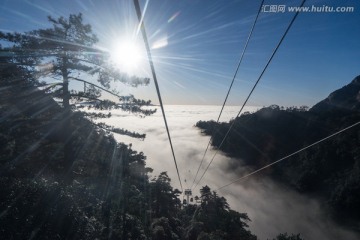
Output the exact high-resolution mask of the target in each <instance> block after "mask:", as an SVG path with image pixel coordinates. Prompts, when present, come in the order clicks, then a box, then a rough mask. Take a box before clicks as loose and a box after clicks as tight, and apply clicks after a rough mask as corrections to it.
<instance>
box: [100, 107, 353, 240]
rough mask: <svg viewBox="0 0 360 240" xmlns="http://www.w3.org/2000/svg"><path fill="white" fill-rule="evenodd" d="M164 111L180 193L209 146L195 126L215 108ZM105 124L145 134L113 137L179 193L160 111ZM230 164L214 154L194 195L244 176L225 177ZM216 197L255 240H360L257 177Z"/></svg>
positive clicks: (315, 207)
mask: <svg viewBox="0 0 360 240" xmlns="http://www.w3.org/2000/svg"><path fill="white" fill-rule="evenodd" d="M238 109H239V108H238V107H227V108H226V109H225V111H224V116H223V117H222V118H221V121H228V120H229V119H231V118H232V117H234V116H236V114H237V111H238ZM247 110H248V111H254V110H255V108H248V109H247ZM165 111H166V114H167V120H168V124H169V128H170V133H171V136H172V141H173V144H174V150H175V154H176V157H177V162H178V166H179V171H180V176H181V178H182V183H183V187H184V188H190V186H191V185H192V183H193V180H194V176H195V174H196V171H197V169H198V166H199V164H200V161H201V159H202V156H203V154H204V151H205V148H206V146H207V143H208V141H209V137H208V136H202V135H201V133H200V131H199V129H197V128H195V127H194V124H195V123H196V122H197V121H199V120H210V119H217V116H218V113H219V111H220V107H219V106H185V105H184V106H165ZM107 123H109V124H113V125H114V126H116V127H121V128H125V129H128V130H130V131H137V132H140V133H146V134H147V137H146V139H145V141H140V140H137V139H132V138H129V137H125V136H115V137H116V138H117V140H119V141H121V142H125V143H132V144H133V149H135V150H138V151H143V152H144V153H145V155H146V156H147V165H148V167H152V168H154V170H155V171H154V173H153V176H155V175H157V174H158V173H160V172H162V171H167V172H168V174H169V176H170V177H171V179H172V185H173V186H174V187H176V188H179V182H178V178H177V175H176V170H175V165H174V162H173V159H172V155H171V150H170V146H169V142H168V139H167V135H166V131H165V127H164V123H163V119H162V116H161V111H158V112H157V113H156V114H155V115H153V116H151V117H146V118H139V117H135V116H132V115H131V114H128V113H124V112H119V113H115V114H114V117H112V118H110V119H108V120H107ZM214 153H215V151H214V150H210V151H208V153H207V155H206V158H205V161H204V164H203V165H202V167H201V169H200V172H199V176H201V174H202V173H203V171H204V169H205V168H206V166H207V164H208V162H209V161H210V159H211V158H212V156H213V155H214ZM233 161H235V160H234V159H230V158H228V157H226V156H225V155H224V154H222V153H220V152H219V153H218V154H217V156H216V158H215V159H214V161H213V164H212V165H211V166H210V168H209V170H208V172H207V173H206V175H205V176H204V178H203V180H202V181H201V183H200V184H199V186H198V187H197V189H195V191H194V192H193V195H199V192H198V191H199V187H201V186H204V185H208V186H209V187H210V188H211V189H213V190H215V189H217V188H219V187H221V186H223V185H225V184H227V183H228V182H231V181H232V180H233V179H236V178H238V177H239V176H241V174H242V173H245V172H246V171H248V169H247V168H237V169H234V171H231V172H229V169H231V168H229V166H231V167H232V166H233V165H231V163H232V162H233ZM236 161H239V160H236ZM235 170H236V171H235ZM185 180H186V182H185ZM219 194H221V195H223V196H224V197H225V198H226V199H227V200H228V202H229V203H230V206H231V208H233V209H235V210H237V211H239V212H246V213H248V215H249V217H250V219H251V220H252V222H251V223H250V229H251V231H253V232H254V233H255V234H256V235H257V236H258V237H259V238H260V239H264V240H265V239H267V238H273V237H275V236H276V235H277V234H279V233H284V232H288V233H301V235H302V236H303V237H304V238H305V239H307V240H309V239H328V240H338V239H347V240H355V239H359V238H358V237H359V236H356V235H355V234H354V233H352V232H351V231H349V230H345V229H343V228H341V227H340V226H337V225H336V224H335V223H333V222H332V221H331V220H330V219H329V218H328V217H327V214H326V212H325V211H324V210H323V209H322V208H321V205H320V203H319V202H318V201H317V200H315V199H311V198H309V197H305V196H301V195H300V194H298V193H296V192H294V191H293V190H291V189H288V188H286V187H285V186H281V185H279V184H278V183H274V182H273V181H272V180H270V179H267V178H265V177H264V176H262V175H261V174H260V175H257V176H254V177H250V178H248V179H247V180H246V181H243V182H240V183H236V184H233V185H231V186H229V187H227V188H223V189H221V190H219Z"/></svg>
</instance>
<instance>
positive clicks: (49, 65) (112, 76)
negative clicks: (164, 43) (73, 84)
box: [0, 13, 155, 167]
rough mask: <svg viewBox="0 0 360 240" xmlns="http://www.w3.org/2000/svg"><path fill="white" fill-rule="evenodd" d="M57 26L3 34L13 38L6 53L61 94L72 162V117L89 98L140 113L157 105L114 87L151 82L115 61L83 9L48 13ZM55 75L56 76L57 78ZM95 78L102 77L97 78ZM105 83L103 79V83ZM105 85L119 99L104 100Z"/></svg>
mask: <svg viewBox="0 0 360 240" xmlns="http://www.w3.org/2000/svg"><path fill="white" fill-rule="evenodd" d="M48 20H49V22H50V23H51V24H52V27H51V28H47V29H38V30H33V31H30V32H26V33H4V32H0V40H3V41H6V42H7V48H5V49H4V51H3V54H4V55H5V56H7V57H11V58H12V64H14V65H21V66H26V67H27V69H31V72H32V73H33V76H34V77H36V78H37V79H38V80H42V81H43V82H42V90H43V91H46V92H47V93H48V94H50V95H51V96H52V97H54V99H59V100H60V104H61V105H62V107H63V111H62V113H61V116H60V117H61V119H62V125H61V127H60V128H61V129H62V138H63V142H64V158H65V162H66V163H67V164H69V166H67V167H70V165H71V162H72V161H73V158H74V150H73V146H72V145H73V143H72V138H71V135H72V132H73V130H74V126H72V122H71V118H72V117H74V115H73V111H72V110H74V109H77V110H83V106H82V105H77V103H81V102H83V101H91V103H92V104H91V105H89V108H95V109H99V110H111V109H114V108H116V109H123V110H126V111H130V112H133V113H135V114H140V115H142V116H147V115H151V114H153V113H154V112H155V110H146V109H145V110H144V109H142V106H146V105H150V101H144V100H139V99H136V98H135V97H134V96H132V95H130V96H120V95H118V93H117V91H116V90H111V87H112V83H114V82H121V83H124V84H129V85H131V86H134V87H136V86H138V85H147V84H148V83H149V81H150V80H149V79H148V78H139V77H135V76H128V75H127V74H125V73H122V72H121V71H120V70H119V69H117V68H115V67H113V66H111V65H110V64H109V54H108V53H107V52H105V51H103V50H100V49H98V48H96V47H95V44H96V43H97V42H98V38H97V37H96V35H95V34H94V33H93V32H92V29H91V26H90V25H89V24H85V23H84V22H83V17H82V14H80V13H79V14H77V15H76V14H71V15H70V16H69V18H64V17H60V18H58V19H54V18H53V17H50V16H49V17H48ZM50 79H52V80H53V79H55V80H56V82H55V83H54V82H51V81H50ZM70 81H77V82H82V83H83V84H84V89H83V91H79V90H70V86H69V83H70ZM94 81H97V83H96V82H94ZM98 83H99V84H98ZM101 91H105V92H107V93H110V94H112V95H113V96H115V97H117V98H118V102H115V101H113V100H104V99H102V98H101ZM82 116H86V117H88V118H101V117H110V116H111V114H110V113H109V114H99V113H89V112H82ZM97 127H98V128H102V129H104V130H106V131H107V132H108V133H110V132H115V133H118V134H124V135H129V136H132V137H138V138H144V137H145V135H144V134H139V133H134V132H129V131H127V130H125V129H121V128H114V127H112V126H109V125H106V124H104V123H101V124H97Z"/></svg>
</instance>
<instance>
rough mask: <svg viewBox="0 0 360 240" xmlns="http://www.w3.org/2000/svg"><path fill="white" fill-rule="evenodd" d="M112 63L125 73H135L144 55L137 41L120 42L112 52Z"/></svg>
mask: <svg viewBox="0 0 360 240" xmlns="http://www.w3.org/2000/svg"><path fill="white" fill-rule="evenodd" d="M110 55H111V61H112V62H113V63H114V64H115V65H116V66H117V67H118V68H119V69H120V70H121V71H123V72H126V73H129V74H130V73H133V71H134V70H135V69H136V68H137V67H138V66H139V64H140V61H141V58H142V53H141V51H140V47H139V46H138V45H137V44H136V42H135V41H130V40H126V41H118V42H117V43H116V44H114V47H112V48H111V50H110Z"/></svg>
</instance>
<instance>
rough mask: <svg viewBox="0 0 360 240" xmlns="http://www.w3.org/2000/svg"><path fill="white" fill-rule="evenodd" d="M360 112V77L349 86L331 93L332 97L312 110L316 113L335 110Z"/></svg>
mask: <svg viewBox="0 0 360 240" xmlns="http://www.w3.org/2000/svg"><path fill="white" fill-rule="evenodd" d="M339 108H340V109H344V110H352V111H360V75H359V76H357V77H355V78H354V79H353V80H352V81H351V82H350V83H349V84H348V85H346V86H344V87H342V88H340V89H338V90H336V91H334V92H332V93H330V95H329V96H328V97H327V98H325V99H324V100H322V101H320V102H319V103H317V104H315V105H314V106H313V107H312V108H311V109H310V110H311V111H314V112H323V111H330V110H333V109H339Z"/></svg>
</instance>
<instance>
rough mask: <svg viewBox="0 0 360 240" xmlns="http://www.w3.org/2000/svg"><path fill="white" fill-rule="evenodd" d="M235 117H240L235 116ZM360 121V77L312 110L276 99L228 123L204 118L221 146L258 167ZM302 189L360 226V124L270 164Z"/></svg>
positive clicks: (343, 219) (216, 144) (202, 124)
mask: <svg viewBox="0 0 360 240" xmlns="http://www.w3.org/2000/svg"><path fill="white" fill-rule="evenodd" d="M234 121H235V122H234ZM358 121H360V77H357V78H355V79H354V80H353V81H352V82H351V83H350V84H348V85H346V86H345V87H343V88H341V89H339V90H337V91H335V92H333V93H331V94H330V95H329V97H328V98H326V99H325V100H323V101H321V102H319V103H318V104H316V105H315V106H314V107H313V108H311V109H310V110H307V108H306V107H299V108H297V107H291V108H283V107H279V106H276V105H272V106H270V107H266V108H263V109H260V110H259V111H257V112H255V113H246V114H243V115H241V116H240V117H239V118H236V119H234V120H232V121H230V122H229V123H218V124H217V123H216V122H214V121H209V122H204V121H200V122H198V123H197V124H196V126H197V127H199V128H200V129H202V132H203V133H204V134H207V135H211V136H212V145H213V146H214V147H216V148H218V147H219V146H220V143H221V141H222V139H223V137H224V136H225V134H226V132H227V131H228V129H229V127H230V125H231V124H232V123H233V122H234V126H233V129H232V130H231V132H230V134H229V136H228V137H227V138H226V140H225V142H224V144H223V145H222V146H221V147H220V150H222V151H224V152H225V153H227V154H228V155H230V156H232V157H235V158H238V159H241V160H239V166H240V165H241V164H243V163H245V164H246V165H250V166H252V167H253V168H254V169H257V168H260V167H262V166H265V165H266V164H269V163H272V162H274V161H276V160H278V159H280V158H282V157H285V156H287V155H288V154H291V153H293V152H294V151H297V150H299V149H301V148H303V147H306V146H308V145H309V144H311V143H313V142H316V141H318V140H320V139H322V138H324V137H327V136H328V135H330V134H332V133H335V132H336V131H339V130H341V129H344V128H346V127H348V126H350V125H352V124H354V123H356V122H358ZM265 173H267V174H270V175H271V176H272V177H274V178H275V179H277V180H280V181H282V182H283V183H286V184H289V185H291V186H292V187H294V188H296V189H297V190H298V191H300V192H305V193H308V194H312V195H317V196H321V198H322V199H325V200H324V201H325V202H326V203H327V206H328V207H330V209H331V212H332V214H334V216H336V220H337V221H339V222H342V223H344V222H348V223H349V224H350V225H351V226H352V227H353V228H355V229H357V230H358V231H359V220H360V214H359V213H360V127H359V126H356V127H354V128H353V129H351V130H349V131H346V132H344V133H341V134H339V135H337V136H336V137H334V138H331V139H329V140H327V141H325V142H323V143H321V144H318V145H316V146H314V147H312V148H309V149H308V150H306V151H303V152H301V153H300V154H297V155H295V156H293V157H291V158H289V159H287V160H285V161H284V162H281V163H279V164H276V165H274V166H273V167H271V168H269V169H267V170H266V171H265Z"/></svg>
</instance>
